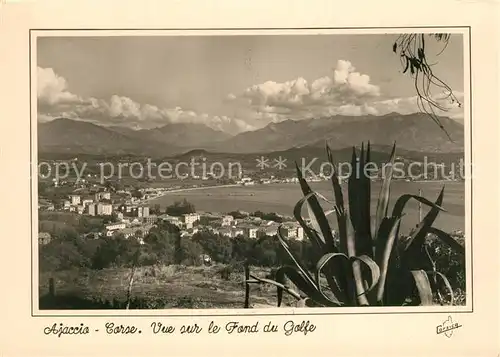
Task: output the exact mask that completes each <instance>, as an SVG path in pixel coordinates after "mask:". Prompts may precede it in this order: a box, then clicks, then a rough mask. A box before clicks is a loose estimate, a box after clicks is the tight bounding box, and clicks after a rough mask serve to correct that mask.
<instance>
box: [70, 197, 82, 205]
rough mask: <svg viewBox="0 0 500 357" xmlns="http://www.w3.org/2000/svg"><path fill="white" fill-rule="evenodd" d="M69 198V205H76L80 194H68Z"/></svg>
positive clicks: (78, 202)
mask: <svg viewBox="0 0 500 357" xmlns="http://www.w3.org/2000/svg"><path fill="white" fill-rule="evenodd" d="M69 198H70V200H71V205H72V206H76V205H79V204H80V196H78V195H71V196H69Z"/></svg>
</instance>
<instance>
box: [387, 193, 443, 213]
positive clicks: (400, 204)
mask: <svg viewBox="0 0 500 357" xmlns="http://www.w3.org/2000/svg"><path fill="white" fill-rule="evenodd" d="M412 198H413V199H415V200H417V201H418V202H421V203H423V204H424V205H427V206H429V207H435V208H437V209H439V210H440V211H443V212H446V210H445V209H444V208H443V207H440V206H438V205H436V204H435V203H434V202H432V201H429V200H428V199H427V198H425V197H421V196H418V195H410V194H406V195H401V196H400V197H399V198H398V200H397V201H396V204H395V205H394V208H393V209H392V216H393V217H401V216H402V215H403V210H404V208H405V206H406V204H407V203H408V201H409V200H410V199H412Z"/></svg>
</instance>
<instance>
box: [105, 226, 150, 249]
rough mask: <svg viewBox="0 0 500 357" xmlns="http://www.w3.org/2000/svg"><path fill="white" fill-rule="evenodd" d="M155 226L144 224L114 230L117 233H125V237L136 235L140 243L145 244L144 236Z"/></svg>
mask: <svg viewBox="0 0 500 357" xmlns="http://www.w3.org/2000/svg"><path fill="white" fill-rule="evenodd" d="M152 227H153V226H152V225H150V224H144V225H142V226H136V227H130V228H124V229H119V230H116V231H114V233H115V234H123V236H124V237H125V238H130V237H136V238H137V240H138V241H139V243H141V244H144V240H143V239H144V237H145V236H146V235H147V234H148V233H149V231H150V230H151V228H152Z"/></svg>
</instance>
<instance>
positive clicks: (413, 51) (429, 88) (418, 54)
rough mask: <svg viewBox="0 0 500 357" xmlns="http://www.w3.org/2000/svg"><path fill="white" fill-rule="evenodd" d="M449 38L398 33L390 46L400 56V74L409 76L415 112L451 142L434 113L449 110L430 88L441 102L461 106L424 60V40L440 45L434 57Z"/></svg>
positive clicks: (438, 35) (442, 35) (447, 36)
mask: <svg viewBox="0 0 500 357" xmlns="http://www.w3.org/2000/svg"><path fill="white" fill-rule="evenodd" d="M450 36H451V35H450V34H442V33H440V34H402V35H400V36H399V37H398V38H397V39H396V41H395V42H394V44H393V45H392V50H393V52H394V53H396V54H398V55H399V56H400V59H401V65H402V67H403V74H406V75H409V76H411V78H412V79H413V81H414V84H415V90H416V94H417V105H418V108H419V110H420V111H421V112H423V113H426V114H427V115H429V117H430V118H431V119H432V120H433V121H434V122H435V123H436V124H437V125H438V126H439V128H441V130H443V131H444V132H445V133H446V135H448V138H449V139H450V140H451V138H450V136H449V134H448V132H447V131H446V129H445V128H444V126H443V124H442V123H441V121H440V120H439V117H438V115H437V114H436V110H439V111H442V112H446V111H448V110H449V109H448V108H446V107H444V106H443V105H441V104H440V103H439V102H438V101H437V100H436V97H435V93H433V89H438V90H441V91H442V97H441V100H449V101H450V103H452V104H457V105H458V106H459V107H461V106H462V103H461V102H460V101H459V100H458V98H457V97H456V96H455V94H454V93H453V90H452V89H451V88H450V87H449V86H448V85H447V84H446V83H445V82H443V81H442V80H441V79H440V78H439V77H438V76H437V75H436V74H435V73H434V72H433V71H432V66H433V64H430V63H429V62H428V61H427V54H426V47H425V42H426V38H428V39H432V40H435V41H438V42H442V43H443V49H442V50H441V52H439V53H438V54H437V56H439V55H440V54H441V53H442V52H443V51H444V50H445V49H446V47H447V46H448V42H449V40H450Z"/></svg>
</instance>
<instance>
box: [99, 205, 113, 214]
mask: <svg viewBox="0 0 500 357" xmlns="http://www.w3.org/2000/svg"><path fill="white" fill-rule="evenodd" d="M97 214H98V215H99V216H111V215H112V214H113V206H112V205H111V204H110V203H102V202H99V203H98V204H97Z"/></svg>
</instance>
